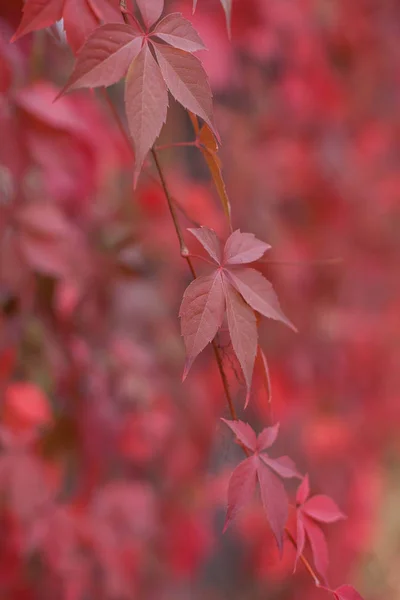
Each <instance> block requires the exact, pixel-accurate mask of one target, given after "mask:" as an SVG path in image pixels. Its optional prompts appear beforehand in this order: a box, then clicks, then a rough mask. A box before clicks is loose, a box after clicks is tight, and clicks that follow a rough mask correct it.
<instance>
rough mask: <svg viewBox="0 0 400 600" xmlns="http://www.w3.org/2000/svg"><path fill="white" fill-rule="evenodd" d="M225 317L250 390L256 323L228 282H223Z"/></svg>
mask: <svg viewBox="0 0 400 600" xmlns="http://www.w3.org/2000/svg"><path fill="white" fill-rule="evenodd" d="M224 292H225V299H226V315H227V319H228V329H229V335H230V337H231V340H232V346H233V350H234V352H235V354H236V356H237V358H238V361H239V363H240V366H241V368H242V371H243V374H244V378H245V381H246V386H247V390H250V387H251V379H252V376H253V367H254V361H255V359H256V354H257V321H256V318H255V315H254V312H253V311H252V310H251V308H250V307H249V306H248V305H247V304H246V302H244V300H243V299H242V298H241V297H240V296H239V294H238V293H237V292H236V290H235V289H234V288H233V287H232V286H231V285H230V283H229V282H228V281H225V282H224Z"/></svg>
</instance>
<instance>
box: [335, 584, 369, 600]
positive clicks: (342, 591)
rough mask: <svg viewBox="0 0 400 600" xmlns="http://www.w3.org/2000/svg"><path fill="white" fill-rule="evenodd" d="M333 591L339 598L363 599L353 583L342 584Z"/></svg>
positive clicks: (338, 599)
mask: <svg viewBox="0 0 400 600" xmlns="http://www.w3.org/2000/svg"><path fill="white" fill-rule="evenodd" d="M333 593H334V594H335V596H336V598H337V600H363V598H362V596H361V594H359V593H358V592H357V590H356V589H355V588H354V587H353V586H352V585H347V584H345V585H341V586H340V587H338V588H337V589H336V590H335V591H334V592H333Z"/></svg>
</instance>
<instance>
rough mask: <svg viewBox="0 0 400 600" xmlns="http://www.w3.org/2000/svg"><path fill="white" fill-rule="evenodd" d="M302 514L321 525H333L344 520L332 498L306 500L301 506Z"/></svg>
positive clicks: (321, 497) (318, 497) (320, 497)
mask: <svg viewBox="0 0 400 600" xmlns="http://www.w3.org/2000/svg"><path fill="white" fill-rule="evenodd" d="M303 512H304V513H306V514H307V515H308V516H309V517H311V518H312V519H315V520H316V521H320V522H321V523H335V522H336V521H340V520H341V519H345V518H346V517H345V515H344V514H343V513H342V512H341V510H339V508H338V506H337V504H336V502H334V501H333V500H332V498H329V496H322V495H317V496H313V497H312V498H310V499H309V500H307V501H306V502H305V503H304V505H303Z"/></svg>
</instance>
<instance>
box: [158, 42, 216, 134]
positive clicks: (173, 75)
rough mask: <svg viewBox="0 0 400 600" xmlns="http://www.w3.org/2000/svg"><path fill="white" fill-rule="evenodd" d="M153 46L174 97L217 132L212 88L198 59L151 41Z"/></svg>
mask: <svg viewBox="0 0 400 600" xmlns="http://www.w3.org/2000/svg"><path fill="white" fill-rule="evenodd" d="M154 48H155V51H156V56H157V61H158V64H159V65H160V69H161V73H162V75H163V77H164V81H165V83H166V84H167V86H168V89H169V91H170V92H171V94H172V95H173V97H174V98H175V100H177V101H178V102H179V103H180V104H182V106H183V107H184V108H186V109H188V110H190V111H192V112H193V113H194V114H196V115H198V116H199V117H201V118H202V119H203V120H204V121H205V122H206V123H207V124H208V125H209V126H210V127H211V129H212V131H213V132H214V133H215V134H216V135H217V133H216V130H215V126H214V124H213V107H212V94H211V88H210V84H209V83H208V79H207V75H206V73H205V71H204V69H203V66H202V64H201V62H200V61H199V59H198V58H196V57H195V56H193V55H192V54H189V53H188V52H184V51H183V50H179V49H178V48H172V47H171V46H163V45H161V44H154Z"/></svg>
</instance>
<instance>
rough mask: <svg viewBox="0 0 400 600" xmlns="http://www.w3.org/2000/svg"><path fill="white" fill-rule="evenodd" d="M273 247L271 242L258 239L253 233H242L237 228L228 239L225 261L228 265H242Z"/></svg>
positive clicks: (252, 260) (256, 258) (259, 256)
mask: <svg viewBox="0 0 400 600" xmlns="http://www.w3.org/2000/svg"><path fill="white" fill-rule="evenodd" d="M270 248H271V246H270V245H269V244H266V243H265V242H262V241H261V240H258V239H257V238H256V236H255V235H254V234H253V233H242V232H241V231H240V229H237V230H236V231H234V232H233V233H231V235H230V236H229V237H228V239H227V240H226V244H225V249H224V263H225V264H226V265H242V264H244V263H251V262H254V261H256V260H258V259H259V258H261V257H262V255H263V254H264V253H265V252H266V251H267V250H269V249H270Z"/></svg>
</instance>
